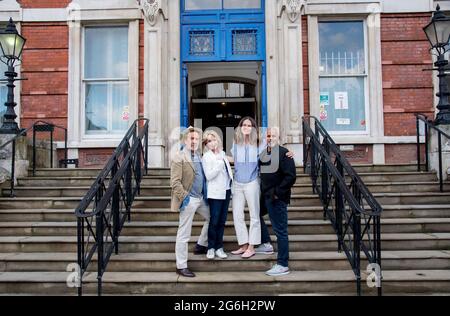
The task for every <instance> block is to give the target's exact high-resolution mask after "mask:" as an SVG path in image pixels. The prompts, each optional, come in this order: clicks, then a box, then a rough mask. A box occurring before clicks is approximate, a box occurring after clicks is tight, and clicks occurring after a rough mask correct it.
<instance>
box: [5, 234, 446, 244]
mask: <svg viewBox="0 0 450 316" xmlns="http://www.w3.org/2000/svg"><path fill="white" fill-rule="evenodd" d="M271 237H272V240H276V237H275V236H274V235H273V236H271ZM407 240H408V241H423V240H432V241H433V240H434V241H437V240H450V233H428V234H424V233H415V234H414V233H413V234H411V233H405V234H389V233H388V234H383V235H382V242H386V241H407ZM224 241H225V242H236V241H237V239H236V237H235V236H225V237H224ZM289 241H290V242H324V241H326V242H329V241H333V242H335V241H337V237H336V235H335V234H321V235H291V236H289ZM49 242H51V243H76V242H77V237H76V236H13V237H12V236H8V237H0V243H14V244H16V243H49ZM120 242H121V243H159V242H162V243H167V242H168V243H174V242H175V236H121V237H120ZM190 243H195V240H194V238H192V240H191V241H190Z"/></svg>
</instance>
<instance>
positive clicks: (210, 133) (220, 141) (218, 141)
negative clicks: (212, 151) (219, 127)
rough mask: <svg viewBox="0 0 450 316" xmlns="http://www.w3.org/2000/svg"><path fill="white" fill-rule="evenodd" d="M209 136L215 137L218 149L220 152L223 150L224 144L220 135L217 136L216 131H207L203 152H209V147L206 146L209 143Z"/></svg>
mask: <svg viewBox="0 0 450 316" xmlns="http://www.w3.org/2000/svg"><path fill="white" fill-rule="evenodd" d="M208 136H212V137H214V138H215V139H216V141H217V147H218V148H219V149H220V150H223V143H222V139H221V138H220V136H219V134H217V132H216V131H214V130H211V129H209V130H207V131H205V132H204V133H203V151H204V152H208V151H209V148H208V146H206V144H207V141H208Z"/></svg>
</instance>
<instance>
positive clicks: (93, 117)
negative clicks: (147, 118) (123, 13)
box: [82, 25, 130, 136]
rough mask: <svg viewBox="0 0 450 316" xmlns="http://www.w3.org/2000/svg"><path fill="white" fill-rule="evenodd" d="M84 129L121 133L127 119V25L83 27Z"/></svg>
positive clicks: (128, 111)
mask: <svg viewBox="0 0 450 316" xmlns="http://www.w3.org/2000/svg"><path fill="white" fill-rule="evenodd" d="M83 47H84V55H83V56H84V59H83V62H84V67H83V79H82V80H83V95H84V107H83V109H82V110H83V111H84V112H83V114H84V133H85V135H86V136H89V135H111V134H123V133H124V132H125V131H126V130H127V129H128V127H129V123H130V106H129V67H128V25H120V26H86V27H84V45H83Z"/></svg>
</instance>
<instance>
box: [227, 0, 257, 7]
mask: <svg viewBox="0 0 450 316" xmlns="http://www.w3.org/2000/svg"><path fill="white" fill-rule="evenodd" d="M223 8H224V9H259V8H261V0H224V1H223Z"/></svg>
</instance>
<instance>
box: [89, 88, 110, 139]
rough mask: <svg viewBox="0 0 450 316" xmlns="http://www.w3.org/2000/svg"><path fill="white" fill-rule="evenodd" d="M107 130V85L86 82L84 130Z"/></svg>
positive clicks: (93, 131)
mask: <svg viewBox="0 0 450 316" xmlns="http://www.w3.org/2000/svg"><path fill="white" fill-rule="evenodd" d="M107 130H108V85H107V84H106V83H102V84H86V132H87V133H88V134H89V133H90V134H93V133H98V132H99V131H107Z"/></svg>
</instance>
